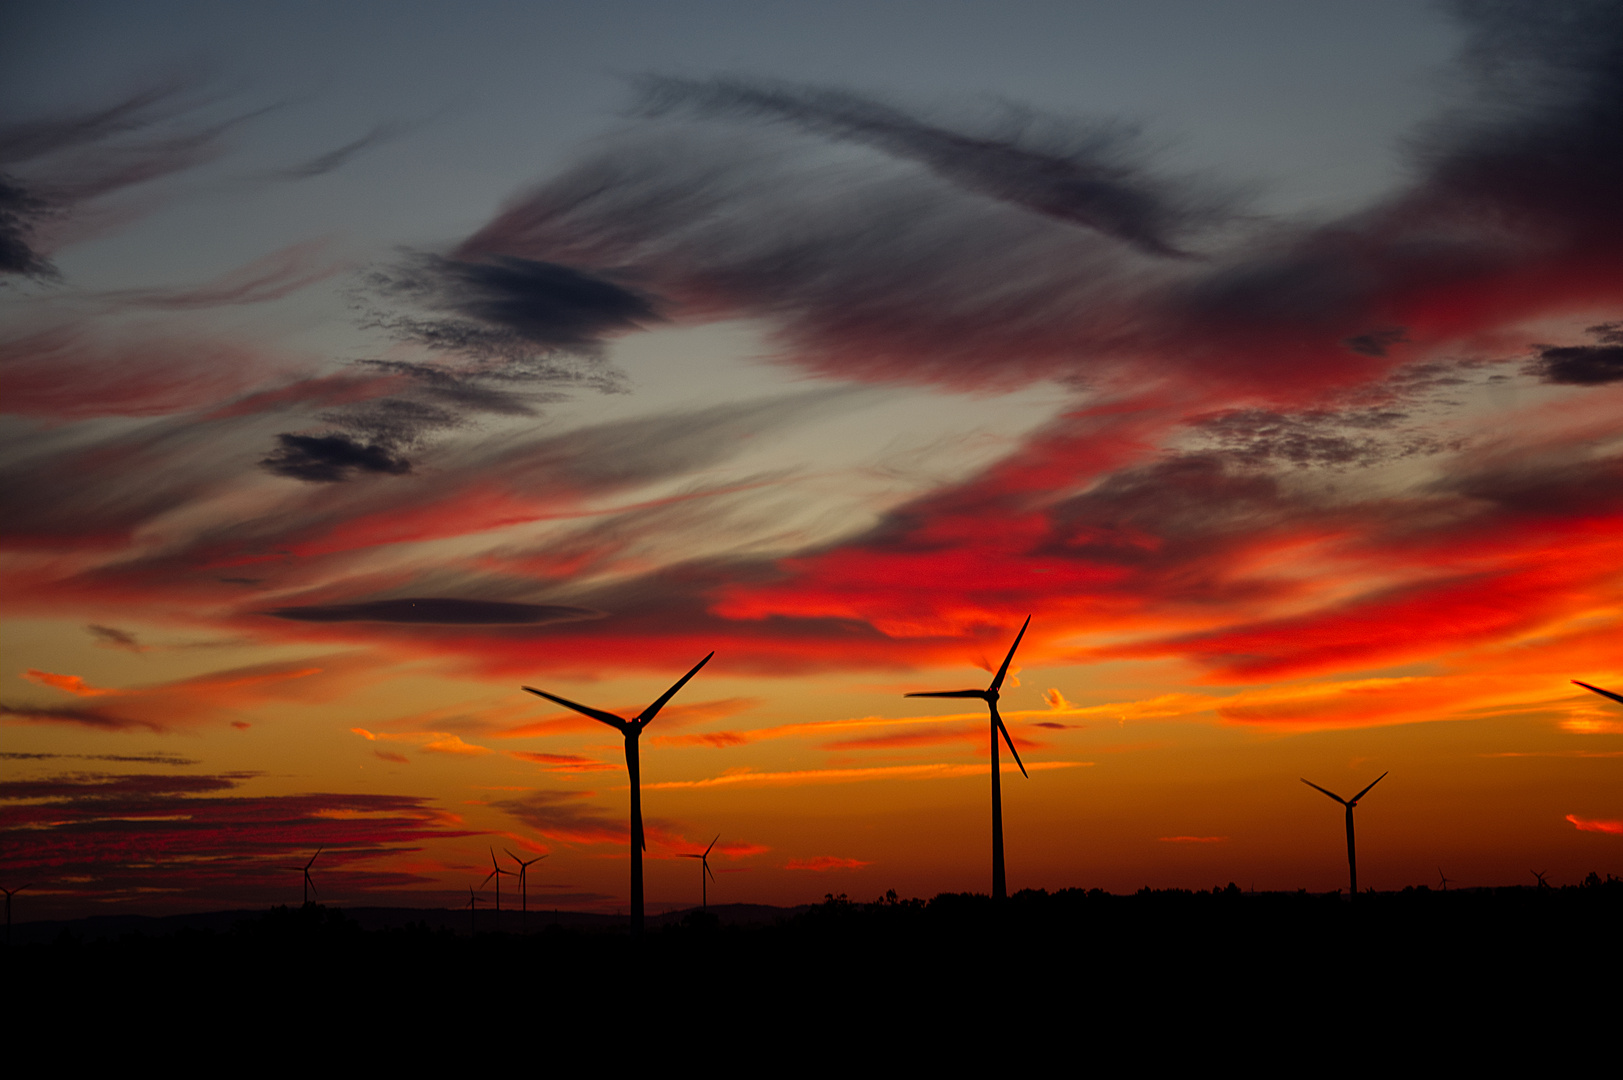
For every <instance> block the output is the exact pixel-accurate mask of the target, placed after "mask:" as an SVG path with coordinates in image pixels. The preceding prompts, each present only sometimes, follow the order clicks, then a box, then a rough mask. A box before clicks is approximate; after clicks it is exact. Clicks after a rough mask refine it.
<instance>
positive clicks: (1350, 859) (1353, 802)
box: [1302, 770, 1390, 896]
mask: <svg viewBox="0 0 1623 1080" xmlns="http://www.w3.org/2000/svg"><path fill="white" fill-rule="evenodd" d="M1388 771H1390V770H1388ZM1385 779H1386V773H1382V774H1381V775H1379V776H1377V777H1376V778H1375V779H1373V780H1371V781H1370V782H1369V787H1367V788H1365V789H1364V790H1363V791H1360V792H1359V793H1358V794H1357V795H1354V796H1353V797H1352V798H1350V799H1343V798H1342V797H1341V796H1340V795H1337V794H1336V793H1335V792H1333V791H1325V789H1324V788H1322V787H1320V786H1319V785H1317V784H1315V783H1314V782H1313V781H1311V780H1306V779H1304V780H1303V781H1302V783H1304V784H1306V785H1307V786H1308V787H1310V788H1312V789H1313V790H1314V791H1323V792H1324V793H1325V794H1326V795H1328V796H1330V797H1331V798H1332V799H1334V800H1335V801H1336V802H1338V803H1340V804H1341V805H1342V806H1345V807H1346V808H1347V872H1348V873H1349V874H1350V875H1351V876H1352V895H1353V896H1357V895H1358V853H1357V851H1355V850H1354V849H1353V822H1352V812H1353V807H1355V806H1357V805H1358V800H1359V799H1362V798H1363V797H1364V796H1365V795H1368V794H1369V788H1372V787H1374V786H1375V785H1376V784H1379V783H1380V782H1381V781H1382V780H1385Z"/></svg>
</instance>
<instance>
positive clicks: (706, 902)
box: [681, 833, 721, 909]
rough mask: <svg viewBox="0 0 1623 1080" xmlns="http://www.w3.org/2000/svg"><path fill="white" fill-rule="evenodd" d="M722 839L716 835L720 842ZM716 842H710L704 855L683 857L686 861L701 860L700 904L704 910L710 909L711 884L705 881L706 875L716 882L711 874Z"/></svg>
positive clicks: (685, 855)
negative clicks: (711, 854)
mask: <svg viewBox="0 0 1623 1080" xmlns="http://www.w3.org/2000/svg"><path fill="white" fill-rule="evenodd" d="M720 839H721V834H720V833H717V834H716V840H720ZM716 840H712V841H710V847H707V848H705V849H704V854H703V855H694V854H692V853H687V854H684V855H682V856H681V857H682V858H684V859H698V860H699V866H700V868H701V869H700V870H699V903H700V905H701V907H702V908H704V909H708V908H709V907H710V883H709V882H707V881H705V875H706V874H709V875H710V881H715V880H716V875H715V874H713V873H711V872H710V848H713V847H715V846H716Z"/></svg>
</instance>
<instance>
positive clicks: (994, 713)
mask: <svg viewBox="0 0 1623 1080" xmlns="http://www.w3.org/2000/svg"><path fill="white" fill-rule="evenodd" d="M992 722H993V723H994V724H996V725H997V729H998V730H999V731H1001V732H1003V742H1004V744H1005V745H1006V746H1008V748H1009V753H1011V754H1013V755H1014V763H1015V764H1016V765H1018V766H1020V775H1021V776H1023V777H1025V778H1026V779H1027V780H1030V779H1031V774H1030V773H1028V772H1026V765H1025V762H1023V761H1021V760H1020V751H1018V750H1016V749H1015V748H1014V740H1013V739H1011V738H1010V737H1009V729H1008V728H1006V727H1004V726H1003V717H1001V716H999V715H998V714H997V709H996V707H994V708H993V709H992Z"/></svg>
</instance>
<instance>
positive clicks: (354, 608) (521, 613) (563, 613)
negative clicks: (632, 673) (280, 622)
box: [266, 596, 601, 626]
mask: <svg viewBox="0 0 1623 1080" xmlns="http://www.w3.org/2000/svg"><path fill="white" fill-rule="evenodd" d="M266 614H267V615H274V616H276V617H277V618H278V619H293V620H296V621H298V622H318V623H326V622H392V623H433V624H438V625H442V626H508V625H534V624H537V623H553V622H573V621H578V620H580V619H592V618H597V617H598V616H599V614H601V613H600V612H596V611H592V610H590V609H588V608H579V607H568V606H564V605H558V604H516V603H511V602H508V601H503V600H459V599H457V598H455V597H446V596H419V597H403V598H401V599H398V600H369V601H364V602H361V603H356V604H315V605H310V606H306V607H284V608H275V609H273V610H271V611H268V612H266Z"/></svg>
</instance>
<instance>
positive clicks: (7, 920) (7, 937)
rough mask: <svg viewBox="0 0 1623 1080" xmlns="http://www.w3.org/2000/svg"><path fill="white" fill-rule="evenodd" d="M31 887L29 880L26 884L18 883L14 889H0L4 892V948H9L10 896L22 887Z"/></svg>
mask: <svg viewBox="0 0 1623 1080" xmlns="http://www.w3.org/2000/svg"><path fill="white" fill-rule="evenodd" d="M33 887H34V883H33V882H31V881H30V882H29V883H28V884H27V885H19V886H17V887H16V888H15V889H0V892H3V893H5V894H6V948H8V949H9V948H11V898H12V897H13V896H15V895H16V894H17V893H20V892H22V891H23V890H24V889H32V888H33Z"/></svg>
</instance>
